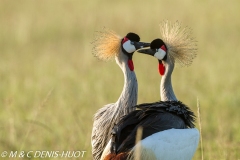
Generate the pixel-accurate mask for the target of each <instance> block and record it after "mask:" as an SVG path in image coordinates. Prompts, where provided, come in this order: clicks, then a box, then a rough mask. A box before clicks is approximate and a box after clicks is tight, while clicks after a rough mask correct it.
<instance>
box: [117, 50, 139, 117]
mask: <svg viewBox="0 0 240 160" xmlns="http://www.w3.org/2000/svg"><path fill="white" fill-rule="evenodd" d="M116 61H117V63H118V65H119V66H120V68H121V69H122V71H123V75H124V86H123V90H122V93H121V95H120V97H119V99H118V101H117V102H116V105H117V106H116V107H117V108H118V109H117V110H118V111H120V115H122V114H123V115H126V114H128V113H129V112H130V111H132V110H133V108H132V107H133V106H135V105H136V104H137V96H138V95H137V94H138V83H137V77H136V74H135V72H134V71H131V70H130V69H129V67H128V58H127V56H126V55H123V54H121V55H119V57H117V58H116Z"/></svg>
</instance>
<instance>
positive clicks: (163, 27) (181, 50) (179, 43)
mask: <svg viewBox="0 0 240 160" xmlns="http://www.w3.org/2000/svg"><path fill="white" fill-rule="evenodd" d="M160 32H161V35H162V40H163V41H164V43H165V44H166V46H167V54H168V57H169V58H170V59H171V60H173V61H174V62H176V63H178V64H179V65H180V66H189V65H191V64H192V61H193V59H194V58H195V57H196V56H197V53H196V52H197V43H196V42H197V41H196V40H195V39H194V38H193V37H192V36H191V33H192V31H191V29H190V28H188V27H184V28H182V27H181V23H180V22H178V21H176V22H174V23H171V22H169V21H163V22H162V23H161V24H160Z"/></svg>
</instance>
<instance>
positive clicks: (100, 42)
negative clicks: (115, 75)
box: [92, 28, 122, 61]
mask: <svg viewBox="0 0 240 160" xmlns="http://www.w3.org/2000/svg"><path fill="white" fill-rule="evenodd" d="M121 39H122V38H121V37H120V36H119V35H117V34H116V33H115V32H114V31H112V30H110V29H108V28H103V29H102V31H97V32H96V35H95V38H94V40H93V42H92V45H93V48H92V53H93V55H94V56H95V57H97V58H98V59H100V60H104V61H107V60H110V59H112V58H114V57H115V56H116V55H118V53H119V50H120V47H121Z"/></svg>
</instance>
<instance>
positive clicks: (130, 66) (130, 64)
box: [128, 59, 134, 71]
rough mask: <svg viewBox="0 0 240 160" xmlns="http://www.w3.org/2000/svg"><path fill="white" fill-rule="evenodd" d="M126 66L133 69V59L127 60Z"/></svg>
mask: <svg viewBox="0 0 240 160" xmlns="http://www.w3.org/2000/svg"><path fill="white" fill-rule="evenodd" d="M128 67H129V69H130V70H131V71H133V70H134V65H133V61H132V60H131V59H129V60H128Z"/></svg>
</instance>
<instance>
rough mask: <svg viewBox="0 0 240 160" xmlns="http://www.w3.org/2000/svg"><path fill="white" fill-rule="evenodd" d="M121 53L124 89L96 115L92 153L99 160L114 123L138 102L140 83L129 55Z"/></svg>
mask: <svg viewBox="0 0 240 160" xmlns="http://www.w3.org/2000/svg"><path fill="white" fill-rule="evenodd" d="M119 52H120V54H119V55H118V56H116V58H115V60H116V62H117V64H118V65H119V66H120V68H121V69H122V71H123V74H124V87H123V91H122V93H121V95H120V97H119V99H118V101H117V102H116V103H112V104H108V105H106V106H104V107H103V108H101V109H99V110H98V111H97V113H96V114H95V115H94V124H93V130H92V154H93V158H94V159H95V160H99V159H100V157H101V155H102V152H103V150H104V148H105V146H106V145H107V143H108V141H109V139H110V137H111V136H110V135H111V130H112V128H113V126H114V124H116V123H118V121H119V120H120V117H122V116H124V115H126V114H128V113H129V112H131V111H132V110H133V108H132V106H135V105H136V104H137V92H138V84H137V78H136V75H135V73H134V71H130V70H129V67H128V64H127V56H126V55H124V54H123V53H122V50H121V49H120V50H119Z"/></svg>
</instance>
